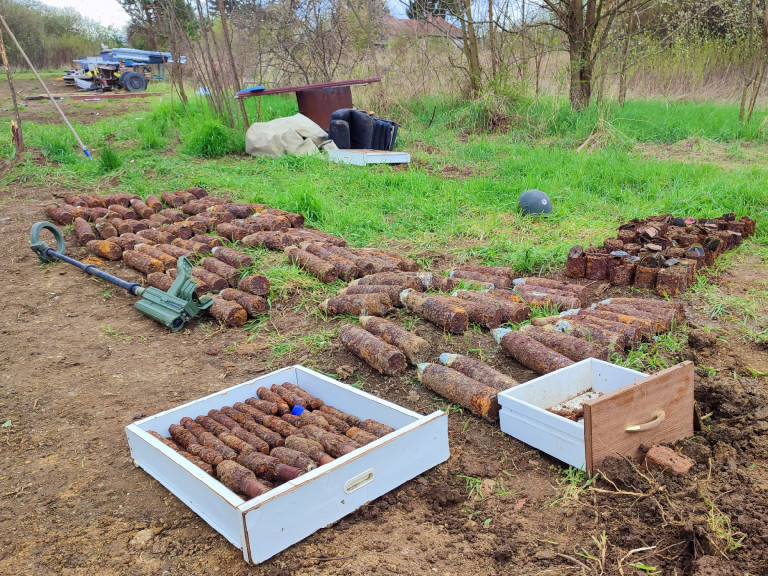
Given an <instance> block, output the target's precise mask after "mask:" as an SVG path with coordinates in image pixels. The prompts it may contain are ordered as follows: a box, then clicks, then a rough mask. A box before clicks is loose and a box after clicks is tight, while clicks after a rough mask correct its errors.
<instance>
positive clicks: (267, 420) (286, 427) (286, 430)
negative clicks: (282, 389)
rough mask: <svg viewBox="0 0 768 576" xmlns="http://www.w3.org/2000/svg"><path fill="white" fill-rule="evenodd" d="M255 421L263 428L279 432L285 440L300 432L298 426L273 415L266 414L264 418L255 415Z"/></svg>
mask: <svg viewBox="0 0 768 576" xmlns="http://www.w3.org/2000/svg"><path fill="white" fill-rule="evenodd" d="M284 415H285V414H284ZM254 419H255V420H256V422H257V423H259V424H261V425H262V426H266V427H267V428H269V429H270V430H272V431H274V432H277V433H278V434H280V436H282V437H283V438H286V437H288V436H291V435H293V434H296V433H297V432H298V427H297V426H294V425H293V424H291V423H289V422H287V421H285V420H283V419H282V418H278V417H277V416H272V415H271V414H264V415H263V416H258V415H255V414H254Z"/></svg>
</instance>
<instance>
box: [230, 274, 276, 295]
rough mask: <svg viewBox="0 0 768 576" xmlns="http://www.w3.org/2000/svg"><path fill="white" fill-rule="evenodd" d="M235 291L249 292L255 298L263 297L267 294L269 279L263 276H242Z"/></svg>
mask: <svg viewBox="0 0 768 576" xmlns="http://www.w3.org/2000/svg"><path fill="white" fill-rule="evenodd" d="M237 289H238V290H242V291H243V292H250V293H251V294H255V295H256V296H264V295H265V294H269V278H267V277H266V276H264V275H263V274H251V275H250V276H243V277H242V278H240V280H239V281H238V283H237Z"/></svg>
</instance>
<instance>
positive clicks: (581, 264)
mask: <svg viewBox="0 0 768 576" xmlns="http://www.w3.org/2000/svg"><path fill="white" fill-rule="evenodd" d="M586 273H587V255H586V254H585V253H584V248H582V247H581V246H580V245H578V244H577V245H575V246H574V247H573V248H571V249H570V250H569V251H568V259H567V260H566V261H565V275H566V276H568V278H584V276H585V275H586Z"/></svg>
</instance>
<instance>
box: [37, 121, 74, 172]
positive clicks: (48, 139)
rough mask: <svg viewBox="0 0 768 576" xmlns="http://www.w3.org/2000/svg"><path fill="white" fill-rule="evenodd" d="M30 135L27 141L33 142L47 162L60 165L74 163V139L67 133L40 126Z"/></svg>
mask: <svg viewBox="0 0 768 576" xmlns="http://www.w3.org/2000/svg"><path fill="white" fill-rule="evenodd" d="M35 132H36V134H35V133H34V132H33V134H31V135H30V136H31V138H29V140H30V141H31V142H35V143H36V144H37V145H38V146H39V147H40V151H41V152H42V153H43V155H44V156H45V157H46V158H48V159H49V160H53V161H54V162H60V163H62V164H71V163H73V162H75V160H76V155H75V152H74V148H73V146H74V145H75V139H74V138H73V137H72V134H70V133H69V132H68V131H66V129H65V130H61V129H60V127H59V126H50V125H42V126H40V127H38V130H37V131H35Z"/></svg>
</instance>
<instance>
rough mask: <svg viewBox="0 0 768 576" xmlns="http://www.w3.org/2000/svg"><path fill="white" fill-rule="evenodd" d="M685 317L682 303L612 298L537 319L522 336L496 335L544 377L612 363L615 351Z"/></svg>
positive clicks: (503, 345) (501, 332)
mask: <svg viewBox="0 0 768 576" xmlns="http://www.w3.org/2000/svg"><path fill="white" fill-rule="evenodd" d="M684 318H685V311H684V307H683V303H682V302H673V301H667V300H649V299H644V298H610V299H608V300H603V301H602V302H600V303H598V304H593V305H592V306H590V307H589V308H576V309H573V310H566V311H565V312H562V313H561V314H559V315H556V316H547V317H543V318H534V319H533V320H531V325H529V326H523V327H522V328H521V329H520V331H518V332H515V331H513V330H508V329H505V328H500V329H497V330H494V331H493V336H494V338H495V339H496V341H497V342H498V343H499V344H500V345H501V348H502V349H503V350H504V352H505V353H506V354H507V355H509V356H511V357H512V358H514V359H515V360H517V361H518V362H520V363H521V364H522V365H524V366H527V367H528V368H530V369H531V370H533V371H534V372H538V373H539V374H546V373H548V372H552V371H554V370H557V369H559V368H564V367H565V366H570V365H571V364H573V363H574V362H578V361H580V360H584V359H586V358H597V359H599V360H608V357H609V355H610V353H611V352H621V351H623V350H624V349H627V348H634V347H635V346H637V345H638V344H639V343H640V342H641V341H650V340H652V339H653V337H654V336H656V335H657V334H661V333H667V332H670V331H671V330H673V329H674V327H675V326H676V325H677V323H678V322H681V321H682V320H684Z"/></svg>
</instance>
